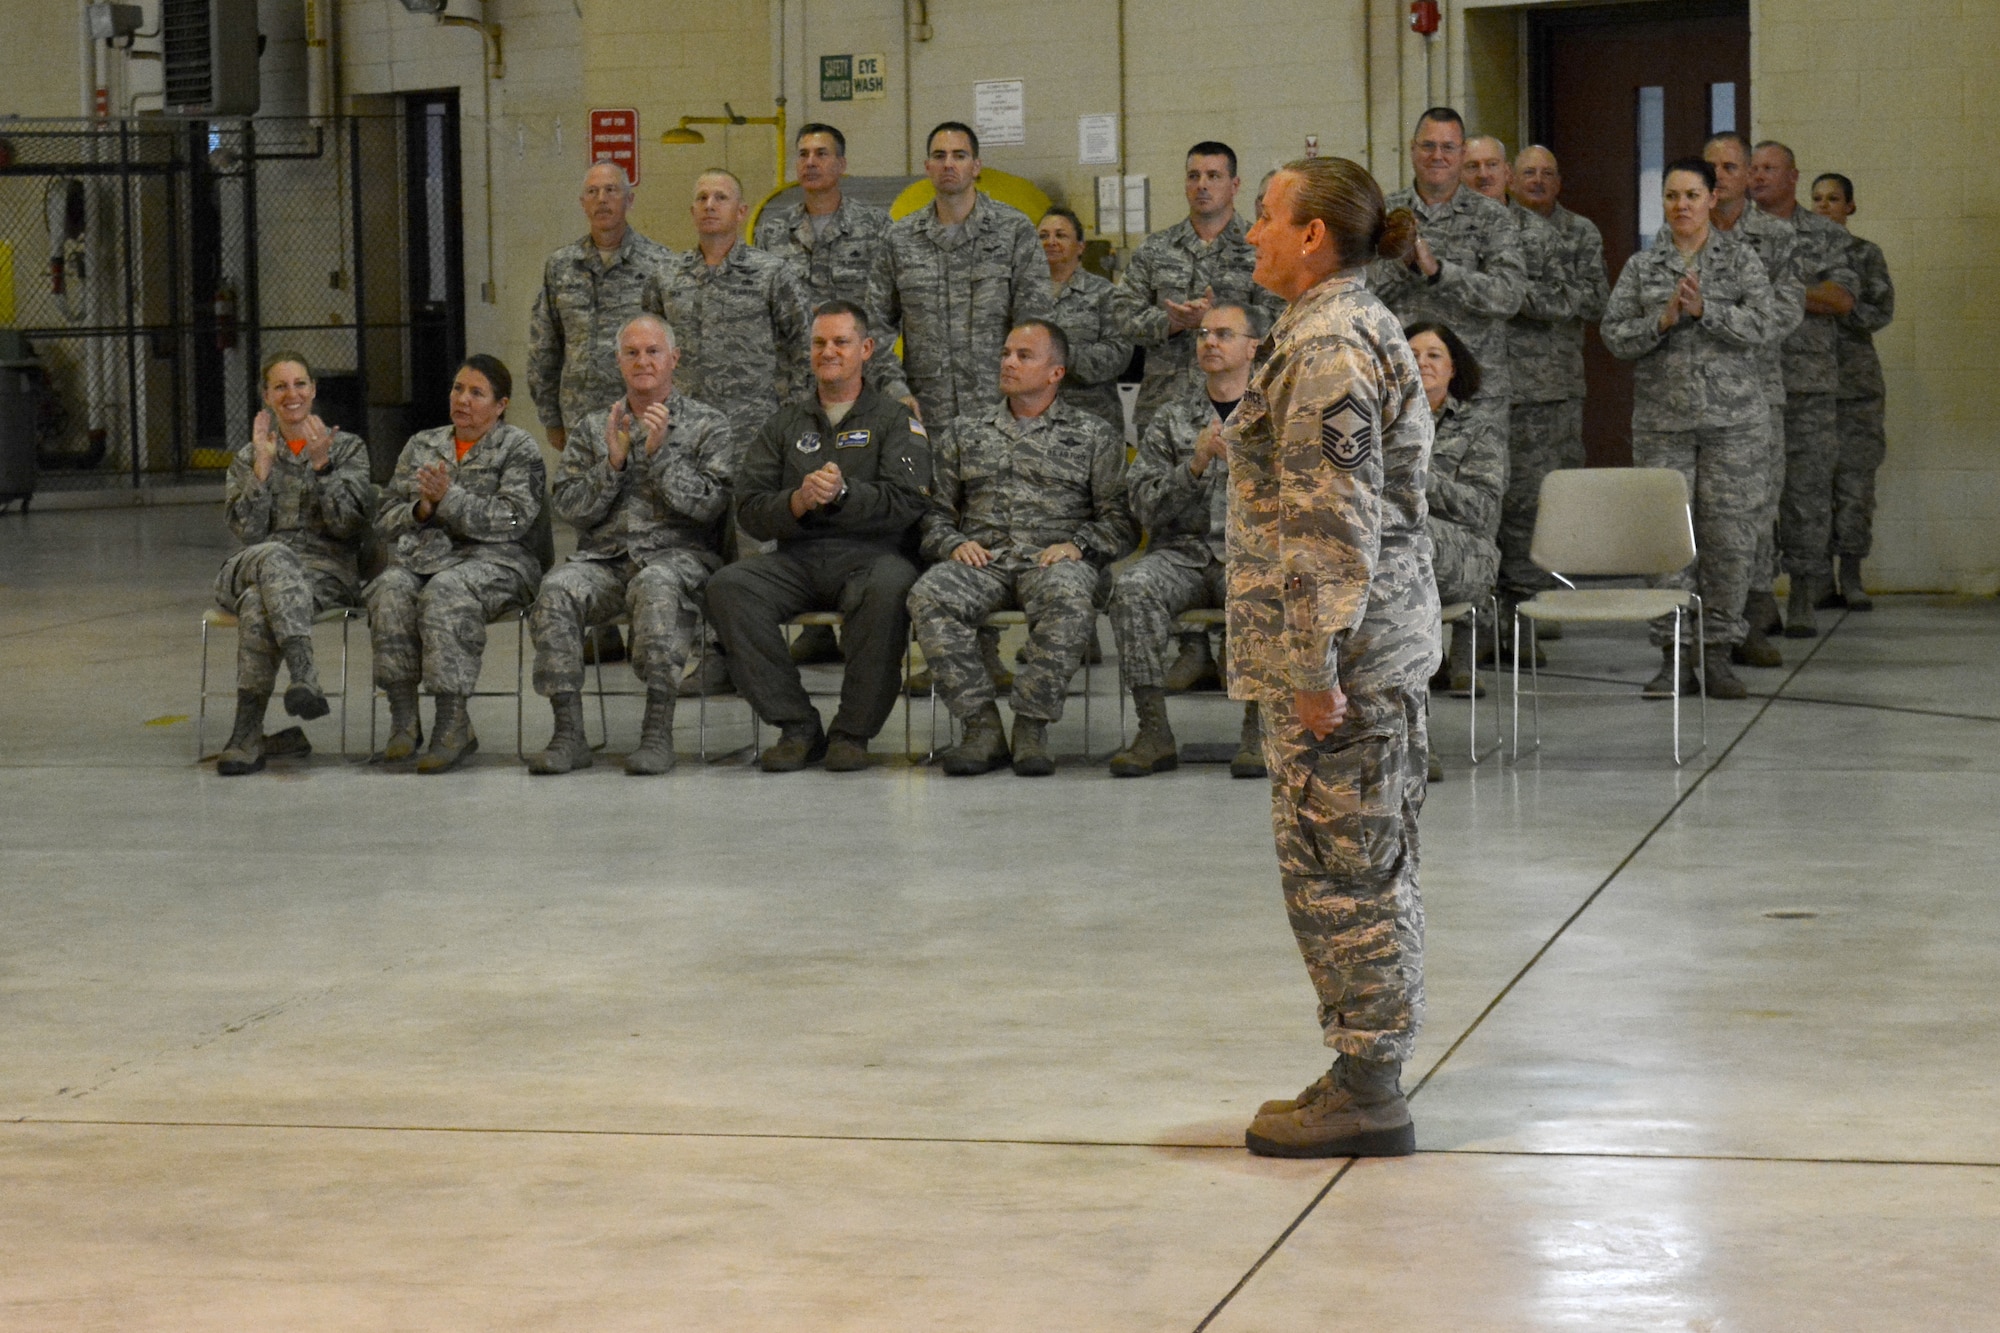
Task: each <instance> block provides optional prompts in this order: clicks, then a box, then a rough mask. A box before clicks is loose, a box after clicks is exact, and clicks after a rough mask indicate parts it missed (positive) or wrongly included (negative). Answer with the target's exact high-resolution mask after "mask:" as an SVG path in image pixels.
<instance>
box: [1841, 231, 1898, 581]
mask: <svg viewBox="0 0 2000 1333" xmlns="http://www.w3.org/2000/svg"><path fill="white" fill-rule="evenodd" d="M1847 262H1848V267H1850V268H1851V269H1853V270H1854V275H1855V277H1856V279H1857V280H1858V281H1859V283H1860V286H1859V287H1858V288H1856V289H1855V293H1854V309H1853V310H1851V311H1849V312H1848V313H1847V314H1846V315H1843V316H1842V317H1841V319H1840V392H1839V393H1838V394H1837V395H1836V397H1837V399H1838V407H1837V408H1836V411H1837V413H1838V415H1839V434H1840V454H1839V457H1838V459H1837V460H1836V461H1835V463H1834V468H1833V549H1834V553H1835V554H1836V555H1852V556H1865V555H1867V554H1868V553H1869V551H1870V550H1871V549H1873V547H1874V544H1875V473H1876V471H1877V470H1878V469H1880V468H1881V466H1882V460H1883V458H1884V457H1886V456H1887V454H1888V448H1889V440H1888V435H1887V434H1886V432H1885V430H1884V424H1883V417H1884V412H1883V404H1884V401H1885V399H1884V389H1883V384H1882V359H1881V358H1880V357H1879V356H1877V355H1876V354H1875V335H1876V334H1877V333H1879V332H1880V331H1881V330H1883V329H1885V328H1887V327H1888V325H1889V321H1890V320H1891V319H1893V318H1894V317H1895V314H1896V287H1895V284H1894V283H1892V282H1891V281H1890V280H1889V264H1888V261H1887V260H1885V259H1884V258H1883V257H1882V247H1881V246H1879V245H1876V244H1875V243H1874V242H1873V241H1865V240H1863V239H1861V238H1860V237H1859V236H1852V237H1850V238H1849V239H1848V255H1847Z"/></svg>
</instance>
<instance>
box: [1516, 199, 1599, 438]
mask: <svg viewBox="0 0 2000 1333" xmlns="http://www.w3.org/2000/svg"><path fill="white" fill-rule="evenodd" d="M1510 211H1512V212H1513V213H1515V214H1516V220H1517V221H1518V220H1520V218H1519V215H1521V214H1524V213H1525V214H1527V216H1528V217H1531V218H1535V220H1536V221H1538V222H1540V221H1543V219H1542V218H1540V217H1539V216H1538V215H1536V214H1534V213H1532V212H1529V210H1527V209H1525V208H1522V207H1521V206H1520V205H1519V204H1515V205H1513V206H1512V208H1511V210H1510ZM1545 225H1546V226H1547V227H1548V228H1549V230H1550V232H1551V233H1553V235H1552V237H1551V246H1550V254H1549V255H1548V259H1547V263H1546V266H1545V267H1544V269H1543V271H1542V272H1541V273H1540V274H1539V275H1537V274H1535V273H1533V272H1530V274H1529V282H1530V285H1529V289H1528V295H1527V297H1526V298H1525V299H1523V300H1522V302H1521V313H1520V314H1518V315H1516V316H1514V318H1513V319H1512V320H1510V321H1508V324H1507V361H1508V371H1509V373H1510V374H1511V375H1512V376H1513V380H1514V401H1515V402H1517V403H1553V402H1559V401H1561V400H1563V399H1566V398H1581V397H1583V396H1584V381H1583V326H1584V325H1585V324H1595V323H1596V322H1597V321H1598V320H1600V319H1603V318H1604V302H1605V301H1606V300H1607V299H1608V298H1609V297H1610V295H1611V279H1610V277H1609V275H1608V274H1606V272H1605V270H1604V238H1603V237H1601V236H1599V235H1598V234H1597V227H1596V225H1595V224H1593V223H1592V222H1591V221H1590V219H1589V218H1585V217H1579V216H1578V215H1577V214H1575V213H1572V212H1570V211H1569V210H1568V209H1567V208H1564V207H1563V206H1562V205H1561V204H1557V205H1556V206H1555V208H1554V209H1553V210H1552V211H1551V212H1550V213H1549V216H1548V218H1547V220H1546V224H1545ZM1528 231H1529V229H1528V227H1527V224H1526V223H1525V222H1522V239H1523V240H1524V241H1525V240H1527V238H1528ZM1530 267H1531V268H1532V265H1531V266H1530Z"/></svg>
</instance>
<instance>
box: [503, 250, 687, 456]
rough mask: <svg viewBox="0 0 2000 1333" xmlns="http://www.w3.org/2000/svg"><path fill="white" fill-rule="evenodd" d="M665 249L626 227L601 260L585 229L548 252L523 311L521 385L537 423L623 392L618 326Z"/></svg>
mask: <svg viewBox="0 0 2000 1333" xmlns="http://www.w3.org/2000/svg"><path fill="white" fill-rule="evenodd" d="M672 255H673V252H672V251H670V250H668V249H667V247H665V246H664V245H661V244H659V243H658V242H655V241H649V240H647V239H646V238H645V237H644V236H641V235H640V234H639V233H638V232H636V231H633V230H632V229H631V228H629V227H628V228H626V230H625V239H624V240H623V241H622V242H620V243H619V246H618V249H617V251H616V252H615V253H613V255H612V256H611V259H610V260H609V262H607V261H605V260H604V259H603V258H602V257H601V256H599V254H598V253H597V247H596V246H595V245H593V244H592V243H591V239H590V237H588V236H585V237H584V238H583V239H582V240H580V241H577V242H576V243H575V244H573V245H565V246H563V247H562V248H561V249H560V250H557V251H556V252H555V253H554V254H552V255H550V256H549V258H548V262H547V263H545V264H544V265H543V266H542V287H541V290H540V291H539V292H537V293H536V294H535V306H534V310H533V312H532V313H531V314H530V315H529V317H528V366H527V388H528V394H529V396H530V397H531V398H533V399H534V400H535V411H536V412H537V413H538V414H539V415H540V417H541V421H542V424H543V425H544V426H552V427H556V428H559V429H560V428H567V427H569V426H572V425H574V424H575V423H576V422H578V421H581V420H582V419H583V417H584V414H585V413H586V412H589V411H590V410H591V409H592V408H594V407H602V406H603V405H604V404H606V403H608V402H610V401H611V400H612V399H614V398H616V397H617V396H618V395H619V394H621V393H623V392H625V381H624V380H623V379H622V378H621V377H620V376H619V374H618V330H620V329H622V328H624V327H625V324H626V321H628V320H630V319H631V318H632V317H633V316H634V315H637V314H640V313H642V308H641V306H640V297H641V296H642V295H643V294H644V292H645V288H646V284H647V282H648V281H649V280H651V278H652V277H653V275H654V274H655V273H657V272H658V271H659V270H660V268H661V267H662V266H663V265H664V264H666V262H667V261H668V260H669V259H670V258H672Z"/></svg>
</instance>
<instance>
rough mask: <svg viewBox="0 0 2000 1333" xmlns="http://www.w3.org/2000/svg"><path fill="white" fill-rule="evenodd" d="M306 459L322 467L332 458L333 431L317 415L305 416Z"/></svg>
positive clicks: (314, 465) (315, 466)
mask: <svg viewBox="0 0 2000 1333" xmlns="http://www.w3.org/2000/svg"><path fill="white" fill-rule="evenodd" d="M305 430H306V461H307V462H308V463H311V464H312V465H313V467H314V468H324V467H325V466H326V465H327V464H328V463H329V462H331V461H332V459H333V431H331V430H329V429H327V425H326V423H325V422H324V421H321V420H320V419H319V418H318V417H317V416H310V417H307V418H306V426H305Z"/></svg>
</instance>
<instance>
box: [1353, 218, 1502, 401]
mask: <svg viewBox="0 0 2000 1333" xmlns="http://www.w3.org/2000/svg"><path fill="white" fill-rule="evenodd" d="M1388 203H1389V207H1390V208H1392V209H1396V208H1407V209H1409V210H1410V211H1411V212H1412V213H1414V214H1416V217H1417V231H1418V234H1419V235H1421V236H1422V237H1423V239H1424V240H1425V241H1426V242H1428V243H1429V245H1430V247H1431V252H1432V253H1433V254H1434V255H1436V256H1437V258H1438V260H1439V262H1440V263H1441V264H1442V265H1443V267H1441V268H1440V269H1439V270H1438V276H1437V278H1436V279H1435V280H1432V279H1430V278H1426V277H1425V276H1424V275H1423V274H1422V273H1420V272H1419V271H1417V269H1415V268H1413V267H1411V266H1410V265H1409V264H1399V263H1396V262H1394V261H1393V260H1387V259H1378V260H1376V261H1375V262H1374V263H1372V264H1370V265H1369V266H1368V286H1369V287H1370V288H1371V289H1372V290H1373V291H1374V292H1375V294H1376V295H1378V296H1380V297H1381V298H1382V300H1383V301H1384V302H1386V303H1387V304H1388V306H1389V308H1390V309H1391V310H1393V311H1395V312H1396V316H1397V318H1398V319H1400V320H1401V321H1402V322H1403V323H1404V324H1413V323H1415V322H1416V321H1418V320H1420V319H1434V320H1436V321H1438V322H1439V323H1441V324H1447V325H1449V326H1450V327H1451V331H1452V332H1453V333H1456V334H1457V335H1458V336H1459V337H1460V338H1461V339H1462V340H1463V341H1464V343H1465V345H1466V347H1467V348H1469V349H1470V350H1471V352H1472V354H1473V356H1474V357H1476V358H1477V359H1478V361H1479V370H1480V385H1479V394H1478V398H1477V400H1476V401H1477V402H1478V403H1479V404H1480V405H1481V406H1486V405H1488V404H1493V403H1497V404H1499V406H1500V412H1501V415H1502V424H1501V429H1502V430H1505V429H1506V426H1505V420H1504V413H1505V409H1506V405H1507V403H1508V402H1509V401H1510V400H1511V398H1512V397H1513V392H1514V387H1513V380H1512V378H1511V375H1510V372H1509V369H1508V366H1509V361H1508V356H1507V343H1508V337H1509V334H1508V326H1507V321H1509V320H1511V319H1512V318H1514V316H1515V315H1516V314H1518V313H1519V312H1520V309H1521V302H1522V301H1523V300H1525V299H1526V297H1527V293H1528V263H1527V257H1526V255H1524V254H1523V253H1522V249H1521V239H1520V227H1519V226H1518V224H1516V222H1515V221H1514V219H1513V217H1511V216H1510V215H1509V213H1508V211H1507V207H1506V205H1504V204H1499V203H1496V202H1494V201H1493V200H1491V199H1488V198H1487V197H1486V196H1485V195H1483V194H1481V193H1479V192H1478V191H1477V190H1474V189H1471V188H1469V187H1466V186H1460V187H1459V188H1458V189H1457V190H1456V191H1454V192H1453V194H1452V196H1451V198H1449V199H1447V200H1445V201H1444V202H1443V203H1441V204H1437V205H1431V204H1426V203H1425V202H1424V201H1423V197H1422V196H1421V195H1419V194H1418V193H1417V192H1416V191H1415V190H1413V189H1405V190H1398V191H1396V193H1394V194H1392V195H1390V196H1389V200H1388Z"/></svg>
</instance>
